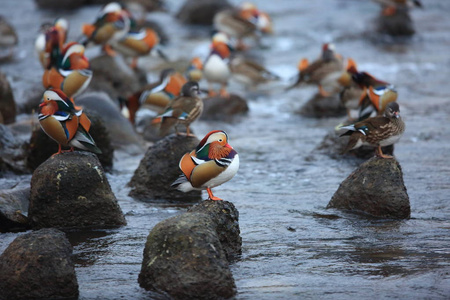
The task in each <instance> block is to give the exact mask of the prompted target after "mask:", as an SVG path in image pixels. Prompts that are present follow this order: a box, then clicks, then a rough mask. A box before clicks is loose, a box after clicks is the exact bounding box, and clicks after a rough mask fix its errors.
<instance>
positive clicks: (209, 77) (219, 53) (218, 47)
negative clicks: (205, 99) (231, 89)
mask: <svg viewBox="0 0 450 300" xmlns="http://www.w3.org/2000/svg"><path fill="white" fill-rule="evenodd" d="M210 47H211V51H210V53H209V55H208V57H207V58H206V60H205V62H204V64H203V75H204V76H205V79H206V81H207V82H208V88H209V95H210V96H215V95H216V93H215V92H214V89H213V84H217V83H218V84H220V86H221V89H220V96H222V97H229V95H228V93H227V91H226V87H227V85H228V79H229V78H230V76H231V71H230V68H229V66H228V60H229V57H230V53H231V52H230V49H231V47H230V46H229V44H228V37H227V36H226V35H225V34H224V33H222V32H219V33H216V34H215V35H214V36H213V39H212V44H211V46H210Z"/></svg>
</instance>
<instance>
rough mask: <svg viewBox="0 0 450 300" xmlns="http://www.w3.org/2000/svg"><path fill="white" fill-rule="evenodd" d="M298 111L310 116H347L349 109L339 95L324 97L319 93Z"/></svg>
mask: <svg viewBox="0 0 450 300" xmlns="http://www.w3.org/2000/svg"><path fill="white" fill-rule="evenodd" d="M297 113H298V114H300V115H302V116H304V117H308V118H330V117H342V116H345V115H346V114H347V111H346V109H345V106H344V105H342V103H341V100H340V99H339V95H333V96H330V97H323V96H321V95H320V94H319V93H317V94H315V95H314V96H313V97H312V98H311V99H310V100H308V102H306V103H305V104H304V105H303V106H302V107H301V108H300V110H299V111H298V112H297Z"/></svg>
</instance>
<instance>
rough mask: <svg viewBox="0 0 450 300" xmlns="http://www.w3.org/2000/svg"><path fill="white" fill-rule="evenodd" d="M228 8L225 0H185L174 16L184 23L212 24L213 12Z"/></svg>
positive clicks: (229, 6) (228, 5) (228, 4)
mask: <svg viewBox="0 0 450 300" xmlns="http://www.w3.org/2000/svg"><path fill="white" fill-rule="evenodd" d="M228 8H232V6H231V5H230V3H228V1H227V0H187V1H186V2H185V3H184V5H183V6H182V7H181V9H180V10H179V11H178V13H177V15H176V17H177V19H179V20H180V21H181V22H183V23H185V24H193V25H194V24H195V25H212V24H213V18H214V16H215V14H216V13H218V12H219V11H221V10H224V9H228Z"/></svg>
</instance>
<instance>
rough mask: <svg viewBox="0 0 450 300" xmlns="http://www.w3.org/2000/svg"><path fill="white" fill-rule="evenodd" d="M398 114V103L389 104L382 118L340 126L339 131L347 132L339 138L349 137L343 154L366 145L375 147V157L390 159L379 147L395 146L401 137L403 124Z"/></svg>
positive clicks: (377, 117) (403, 128)
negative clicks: (344, 130)
mask: <svg viewBox="0 0 450 300" xmlns="http://www.w3.org/2000/svg"><path fill="white" fill-rule="evenodd" d="M399 113H400V107H399V105H398V103H397V102H391V103H389V104H388V105H387V107H386V110H385V113H384V116H376V117H372V118H368V119H365V120H363V121H360V122H357V123H355V124H350V125H347V126H341V127H340V129H346V130H348V131H347V132H345V133H344V134H342V135H341V136H344V135H349V136H350V139H349V141H348V144H347V147H346V148H345V150H344V153H345V152H347V151H349V150H352V149H356V148H359V147H361V146H363V145H368V146H373V147H377V148H376V151H375V154H376V155H377V156H379V157H382V158H391V156H389V155H385V154H383V152H382V151H381V147H385V146H389V145H393V144H395V143H396V142H397V141H398V140H399V139H400V138H401V136H402V135H403V132H404V131H405V123H404V122H403V120H402V119H401V117H400V114H399Z"/></svg>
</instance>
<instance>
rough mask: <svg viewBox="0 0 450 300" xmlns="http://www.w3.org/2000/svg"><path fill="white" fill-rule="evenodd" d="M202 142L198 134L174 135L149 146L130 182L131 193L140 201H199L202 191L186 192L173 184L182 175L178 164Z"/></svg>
mask: <svg viewBox="0 0 450 300" xmlns="http://www.w3.org/2000/svg"><path fill="white" fill-rule="evenodd" d="M199 142H200V141H199V140H198V139H197V138H196V137H192V136H183V135H175V134H173V135H169V136H167V137H165V138H164V139H162V140H160V141H158V142H157V143H155V144H154V145H153V146H151V147H149V149H148V150H147V152H146V153H145V156H144V158H143V159H142V160H141V162H140V163H139V167H138V168H137V169H136V171H135V172H134V175H133V177H132V178H131V181H130V182H129V183H128V185H129V186H131V187H132V190H131V192H130V196H131V197H134V198H137V199H141V200H166V201H182V202H193V201H199V200H200V199H201V192H200V191H192V192H188V193H183V192H180V191H178V190H176V189H174V188H172V187H171V184H172V183H173V182H174V181H175V180H176V179H177V178H178V177H179V176H180V175H181V174H182V172H181V170H180V168H179V166H178V165H179V162H180V159H181V157H182V156H183V155H184V154H185V153H186V152H191V151H192V150H193V149H195V148H196V147H197V145H198V143H199Z"/></svg>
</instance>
